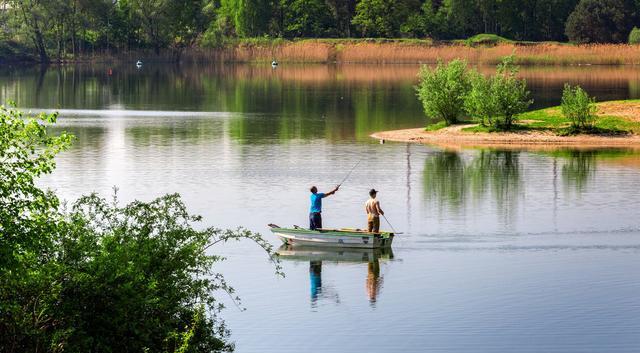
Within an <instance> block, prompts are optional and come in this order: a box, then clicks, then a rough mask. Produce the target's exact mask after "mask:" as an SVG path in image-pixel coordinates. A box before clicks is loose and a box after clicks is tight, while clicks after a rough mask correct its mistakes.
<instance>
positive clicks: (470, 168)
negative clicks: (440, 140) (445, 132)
mask: <svg viewBox="0 0 640 353" xmlns="http://www.w3.org/2000/svg"><path fill="white" fill-rule="evenodd" d="M519 157H520V153H519V152H514V151H497V150H480V151H478V152H477V153H475V154H474V155H472V156H470V157H469V156H466V155H464V154H463V153H462V152H457V151H444V152H441V153H437V154H435V155H431V156H429V157H428V158H427V159H426V161H425V167H424V172H423V179H422V180H423V185H424V196H425V199H426V200H427V201H429V202H435V203H437V204H438V208H439V209H441V210H442V209H443V208H447V209H448V210H450V211H460V210H461V208H463V207H465V206H466V204H467V201H478V200H481V199H483V198H485V197H486V196H487V195H488V194H491V195H492V196H493V197H494V199H495V202H496V205H497V208H498V212H500V214H501V215H503V216H509V215H510V213H511V211H512V210H513V208H515V205H516V204H517V200H518V195H519V193H520V191H521V188H522V180H521V171H520V163H519Z"/></svg>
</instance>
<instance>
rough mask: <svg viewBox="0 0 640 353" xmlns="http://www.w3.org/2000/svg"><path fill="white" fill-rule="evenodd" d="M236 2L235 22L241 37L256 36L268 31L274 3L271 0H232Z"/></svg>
mask: <svg viewBox="0 0 640 353" xmlns="http://www.w3.org/2000/svg"><path fill="white" fill-rule="evenodd" d="M231 1H233V2H235V3H236V4H235V6H234V8H235V13H234V17H233V18H234V23H235V27H236V31H237V33H238V35H239V36H241V37H256V36H261V35H263V34H265V33H267V30H268V27H269V22H270V19H271V11H272V4H271V1H269V0H231Z"/></svg>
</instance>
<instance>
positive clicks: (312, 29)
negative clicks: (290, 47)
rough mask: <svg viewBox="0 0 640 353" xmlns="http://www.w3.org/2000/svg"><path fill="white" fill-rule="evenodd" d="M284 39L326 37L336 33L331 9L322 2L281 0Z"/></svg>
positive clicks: (322, 0) (318, 0)
mask: <svg viewBox="0 0 640 353" xmlns="http://www.w3.org/2000/svg"><path fill="white" fill-rule="evenodd" d="M280 6H282V8H283V9H286V10H285V11H283V12H284V19H283V21H284V36H285V37H289V38H291V37H327V36H329V37H330V36H333V35H335V33H336V27H335V21H334V18H333V16H332V14H331V9H330V8H329V6H328V5H327V4H326V2H325V1H324V0H282V2H281V5H280Z"/></svg>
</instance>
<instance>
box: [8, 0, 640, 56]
mask: <svg viewBox="0 0 640 353" xmlns="http://www.w3.org/2000/svg"><path fill="white" fill-rule="evenodd" d="M639 3H640V1H636V0H524V1H520V0H393V1H392V0H344V1H337V0H175V1H169V0H114V1H104V0H83V1H72V0H47V1H44V0H0V19H1V20H2V21H3V23H4V25H3V26H2V28H1V31H0V32H1V33H0V43H21V44H22V45H24V46H25V47H27V48H29V50H31V52H32V53H33V54H34V55H35V56H36V57H38V58H39V60H40V61H49V60H51V58H53V59H67V58H73V57H76V56H77V55H81V54H87V53H89V54H90V53H95V52H100V51H105V50H108V51H111V52H113V51H115V52H122V51H129V50H132V49H154V50H156V51H159V50H162V49H168V50H173V51H175V52H177V53H178V54H179V53H180V52H181V51H182V50H183V49H184V48H186V47H189V46H195V45H210V44H214V45H215V44H217V43H220V42H222V41H223V39H224V40H226V39H229V40H233V39H235V38H245V37H264V36H266V37H269V38H275V37H278V38H280V37H281V38H289V39H290V38H319V37H330V38H346V37H349V38H352V37H385V38H391V37H404V38H432V39H436V40H448V39H463V38H468V37H470V36H473V35H476V34H480V33H489V34H497V35H500V36H503V37H506V38H509V39H513V40H527V41H566V40H571V41H574V42H578V43H592V42H614V43H618V42H624V41H626V39H627V38H628V36H629V33H630V31H631V29H632V27H633V25H634V24H636V23H637V21H638V16H637V14H638V13H639V11H638V7H639V6H640V5H639ZM5 46H6V45H5Z"/></svg>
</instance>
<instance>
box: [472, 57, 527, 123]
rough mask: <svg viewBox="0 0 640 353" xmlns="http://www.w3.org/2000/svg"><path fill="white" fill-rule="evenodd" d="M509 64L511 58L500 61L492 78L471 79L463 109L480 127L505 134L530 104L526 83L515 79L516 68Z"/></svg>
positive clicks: (511, 63) (477, 77)
mask: <svg viewBox="0 0 640 353" xmlns="http://www.w3.org/2000/svg"><path fill="white" fill-rule="evenodd" d="M513 61H514V57H513V56H509V57H506V58H504V59H503V60H502V63H501V64H500V65H498V68H497V70H496V74H495V75H494V76H492V77H484V76H482V75H481V74H479V73H475V74H474V75H472V80H471V91H470V92H469V94H468V95H467V96H466V99H465V102H464V107H465V109H466V110H467V112H468V113H469V114H470V115H471V116H473V117H475V119H476V120H477V121H478V122H479V123H480V124H482V125H492V126H494V127H495V128H498V129H506V130H509V129H511V126H512V125H513V123H514V121H515V119H516V117H517V115H518V114H521V113H524V112H525V111H526V110H527V109H528V108H529V106H530V105H531V103H533V100H531V99H530V98H529V91H528V90H527V83H526V81H525V80H522V79H518V78H517V77H516V74H517V72H518V68H517V67H516V66H514V65H513Z"/></svg>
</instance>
